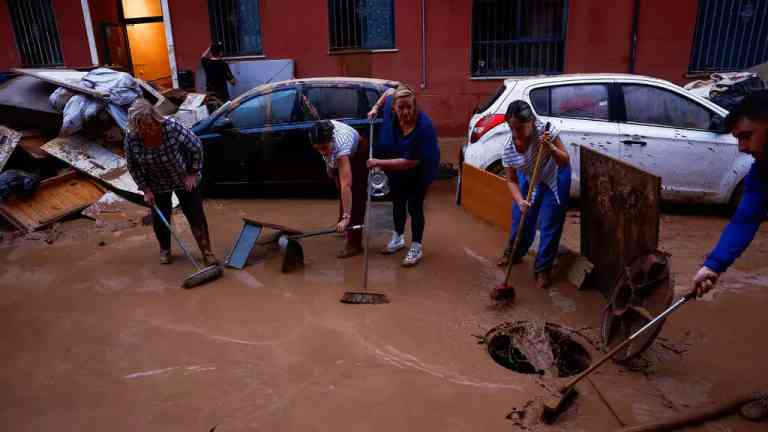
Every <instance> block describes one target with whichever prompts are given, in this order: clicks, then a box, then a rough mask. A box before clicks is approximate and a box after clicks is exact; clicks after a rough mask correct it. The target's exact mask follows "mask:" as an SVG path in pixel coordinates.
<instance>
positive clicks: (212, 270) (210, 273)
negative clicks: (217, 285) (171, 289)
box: [181, 264, 223, 289]
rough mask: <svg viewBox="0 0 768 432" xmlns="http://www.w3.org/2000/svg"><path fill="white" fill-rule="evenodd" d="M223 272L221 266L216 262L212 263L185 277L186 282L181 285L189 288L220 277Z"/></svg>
mask: <svg viewBox="0 0 768 432" xmlns="http://www.w3.org/2000/svg"><path fill="white" fill-rule="evenodd" d="M222 273H223V271H222V270H221V267H220V266H217V265H215V264H214V265H210V266H208V267H206V268H204V269H202V270H200V271H197V272H195V273H192V274H191V275H190V276H188V277H187V278H186V279H184V283H183V284H182V285H181V286H183V287H184V288H187V289H189V288H194V287H196V286H199V285H202V284H204V283H206V282H210V281H212V280H214V279H218V278H220V277H221V275H222Z"/></svg>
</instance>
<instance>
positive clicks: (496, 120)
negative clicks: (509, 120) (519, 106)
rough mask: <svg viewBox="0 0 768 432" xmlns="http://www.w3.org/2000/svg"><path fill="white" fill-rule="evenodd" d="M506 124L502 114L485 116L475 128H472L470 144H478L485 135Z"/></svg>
mask: <svg viewBox="0 0 768 432" xmlns="http://www.w3.org/2000/svg"><path fill="white" fill-rule="evenodd" d="M502 123H504V116H503V115H502V114H488V115H486V116H483V117H482V118H481V119H480V120H478V121H477V123H475V127H473V128H472V136H470V137H469V142H470V143H474V142H477V140H479V139H480V138H481V137H482V136H483V135H485V134H486V133H487V132H488V131H489V130H491V129H493V128H495V127H496V126H498V125H500V124H502Z"/></svg>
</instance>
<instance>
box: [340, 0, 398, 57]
mask: <svg viewBox="0 0 768 432" xmlns="http://www.w3.org/2000/svg"><path fill="white" fill-rule="evenodd" d="M333 1H334V0H328V1H327V2H326V8H327V11H328V54H329V55H336V54H354V53H390V52H397V51H399V49H398V48H397V31H396V29H397V24H396V22H395V19H396V15H395V0H391V1H392V7H391V16H392V25H391V26H390V32H391V36H392V46H391V47H390V48H365V47H363V46H362V44H360V45H361V46H359V47H334V46H333V31H334V28H335V26H334V22H333V18H332V16H331V2H333ZM361 38H362V33H361Z"/></svg>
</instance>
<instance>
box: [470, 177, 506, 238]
mask: <svg viewBox="0 0 768 432" xmlns="http://www.w3.org/2000/svg"><path fill="white" fill-rule="evenodd" d="M461 206H462V207H464V209H465V210H466V211H467V212H469V213H470V214H472V215H474V216H476V217H478V218H480V219H482V220H484V221H486V222H488V223H490V224H493V225H496V226H498V227H499V228H501V229H503V230H505V231H509V230H510V228H511V223H512V194H511V193H510V192H509V188H508V187H507V181H506V180H505V179H504V178H502V177H499V176H497V175H494V174H491V173H489V172H487V171H485V170H482V169H480V168H476V167H473V166H472V165H468V164H463V165H462V167H461Z"/></svg>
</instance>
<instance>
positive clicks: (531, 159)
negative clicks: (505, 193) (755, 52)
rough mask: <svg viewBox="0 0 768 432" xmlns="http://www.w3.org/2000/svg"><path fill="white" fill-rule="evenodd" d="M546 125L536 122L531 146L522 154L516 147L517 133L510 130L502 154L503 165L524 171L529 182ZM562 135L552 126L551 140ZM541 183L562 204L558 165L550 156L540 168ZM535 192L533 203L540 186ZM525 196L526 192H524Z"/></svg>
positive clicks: (546, 156) (545, 156) (550, 128)
mask: <svg viewBox="0 0 768 432" xmlns="http://www.w3.org/2000/svg"><path fill="white" fill-rule="evenodd" d="M545 127H546V125H545V123H544V122H542V121H540V120H538V119H537V120H536V124H535V125H534V128H533V133H532V134H531V137H530V144H529V145H528V148H527V149H525V151H524V152H522V153H520V152H518V151H517V148H516V147H515V131H514V130H512V129H511V128H510V134H509V139H507V142H506V144H504V151H503V152H502V154H501V163H502V165H504V166H505V167H512V168H515V169H516V170H518V171H522V173H523V174H524V175H525V178H526V179H528V181H530V180H531V175H533V167H534V166H535V165H536V156H537V155H538V152H539V150H538V149H539V147H540V145H539V136H541V135H543V134H544V129H545ZM559 134H560V131H559V130H557V129H556V128H555V126H554V125H551V124H550V127H549V135H550V139H551V140H555V139H556V138H557V136H558V135H559ZM539 183H544V184H546V185H547V186H549V188H550V189H551V190H552V192H554V193H555V199H556V200H557V202H558V203H560V198H559V196H558V193H557V164H556V163H555V161H554V160H553V159H552V156H551V155H550V154H546V155H544V159H543V160H542V161H541V166H540V167H539ZM535 187H536V189H534V192H533V198H532V199H531V201H534V200H536V192H537V191H538V189H539V188H538V185H536V186H535ZM522 192H523V196H525V194H526V191H522Z"/></svg>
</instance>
